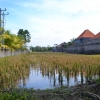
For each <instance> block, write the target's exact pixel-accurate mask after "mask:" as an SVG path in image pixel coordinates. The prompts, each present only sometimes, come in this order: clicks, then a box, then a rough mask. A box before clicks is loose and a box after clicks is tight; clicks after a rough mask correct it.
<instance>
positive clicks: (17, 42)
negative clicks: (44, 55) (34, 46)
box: [0, 28, 31, 50]
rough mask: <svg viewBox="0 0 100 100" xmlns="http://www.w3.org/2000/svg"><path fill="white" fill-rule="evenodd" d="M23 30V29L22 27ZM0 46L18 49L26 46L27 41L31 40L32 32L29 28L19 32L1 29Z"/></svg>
mask: <svg viewBox="0 0 100 100" xmlns="http://www.w3.org/2000/svg"><path fill="white" fill-rule="evenodd" d="M20 30H21V29H20ZM0 32H1V35H0V48H4V49H11V50H18V49H23V48H25V43H27V42H30V38H31V37H30V34H29V32H28V30H25V31H24V32H23V33H20V32H19V31H18V34H17V35H16V34H13V33H11V31H10V30H4V29H3V28H1V29H0Z"/></svg>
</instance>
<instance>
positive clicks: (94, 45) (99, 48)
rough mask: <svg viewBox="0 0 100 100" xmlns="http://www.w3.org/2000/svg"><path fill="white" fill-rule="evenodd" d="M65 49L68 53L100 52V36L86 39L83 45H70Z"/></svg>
mask: <svg viewBox="0 0 100 100" xmlns="http://www.w3.org/2000/svg"><path fill="white" fill-rule="evenodd" d="M65 51H66V52H68V53H81V54H100V38H98V39H91V40H88V41H85V42H84V43H83V44H81V45H77V46H70V47H68V48H66V50H65Z"/></svg>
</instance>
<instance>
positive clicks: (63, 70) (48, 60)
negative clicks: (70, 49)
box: [0, 52, 100, 90]
mask: <svg viewBox="0 0 100 100" xmlns="http://www.w3.org/2000/svg"><path fill="white" fill-rule="evenodd" d="M30 66H31V67H34V68H37V67H39V68H40V70H41V73H42V76H43V77H44V76H48V78H49V79H52V78H53V79H54V86H55V84H56V78H55V74H56V73H59V76H58V80H59V84H60V85H63V75H65V76H66V78H67V82H69V79H70V77H74V78H75V79H76V80H77V75H79V74H80V75H81V83H83V81H84V80H83V76H84V77H85V79H86V80H90V79H92V78H93V77H94V78H95V76H96V75H98V77H99V76H100V55H77V54H67V53H37V52H35V53H30V54H22V55H19V56H11V57H5V58H0V90H4V89H9V88H11V87H16V86H17V84H18V83H20V81H21V80H23V84H24V85H25V84H26V83H25V80H26V78H28V77H29V74H30Z"/></svg>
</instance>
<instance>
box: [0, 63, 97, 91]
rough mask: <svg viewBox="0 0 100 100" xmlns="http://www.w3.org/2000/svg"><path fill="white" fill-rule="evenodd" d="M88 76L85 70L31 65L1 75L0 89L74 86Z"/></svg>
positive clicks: (84, 80) (83, 81)
mask: <svg viewBox="0 0 100 100" xmlns="http://www.w3.org/2000/svg"><path fill="white" fill-rule="evenodd" d="M14 74H15V75H14ZM97 77H98V76H96V75H94V76H92V78H97ZM88 78H89V77H87V76H86V75H85V73H84V72H83V73H80V72H71V71H68V69H67V70H66V68H63V67H50V66H49V67H48V66H40V65H35V66H32V65H31V66H30V67H26V68H24V69H22V70H20V72H17V73H16V71H13V75H11V74H9V72H6V73H3V75H2V76H1V75H0V90H4V89H9V88H12V87H24V88H34V89H47V88H54V87H59V86H64V85H67V86H74V85H76V84H79V83H82V84H83V83H85V82H86V80H88ZM90 78H91V77H90Z"/></svg>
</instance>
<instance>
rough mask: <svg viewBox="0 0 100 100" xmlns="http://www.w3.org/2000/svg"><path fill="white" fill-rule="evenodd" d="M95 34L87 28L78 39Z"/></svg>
mask: <svg viewBox="0 0 100 100" xmlns="http://www.w3.org/2000/svg"><path fill="white" fill-rule="evenodd" d="M94 36H95V35H94V34H93V33H92V32H91V31H89V30H88V29H87V30H85V31H84V32H83V33H82V34H81V35H80V36H79V37H78V38H77V39H80V38H92V37H94Z"/></svg>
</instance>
